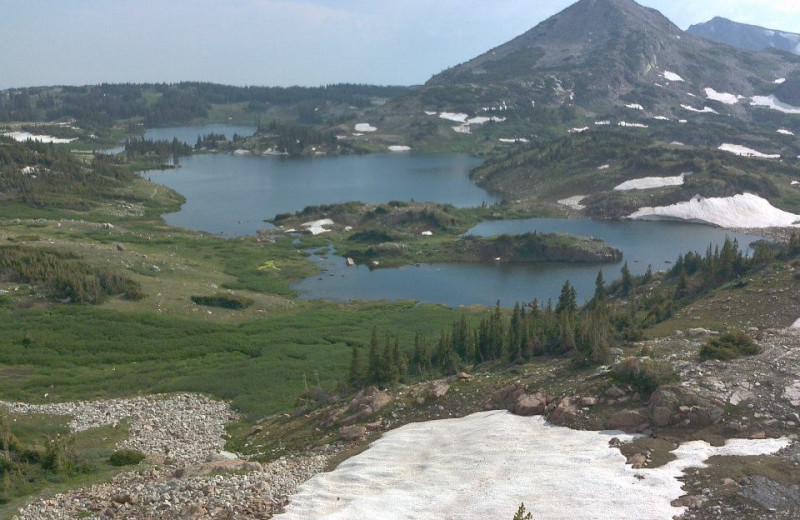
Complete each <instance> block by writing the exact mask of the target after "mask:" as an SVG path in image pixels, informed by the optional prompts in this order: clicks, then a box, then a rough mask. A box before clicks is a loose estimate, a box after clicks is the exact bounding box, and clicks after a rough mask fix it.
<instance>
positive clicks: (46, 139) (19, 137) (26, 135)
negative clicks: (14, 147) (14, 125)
mask: <svg viewBox="0 0 800 520" xmlns="http://www.w3.org/2000/svg"><path fill="white" fill-rule="evenodd" d="M3 135H4V136H6V137H10V138H11V139H13V140H15V141H19V142H20V143H24V142H25V141H27V140H28V139H30V140H31V141H39V142H40V143H53V144H66V143H71V142H72V141H77V140H78V138H77V137H73V138H72V139H62V138H60V137H53V136H52V135H36V134H32V133H30V132H8V133H5V134H3Z"/></svg>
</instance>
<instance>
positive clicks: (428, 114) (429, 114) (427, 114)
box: [425, 110, 437, 116]
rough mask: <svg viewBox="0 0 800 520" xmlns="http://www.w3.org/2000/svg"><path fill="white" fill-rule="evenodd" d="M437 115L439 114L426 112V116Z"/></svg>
mask: <svg viewBox="0 0 800 520" xmlns="http://www.w3.org/2000/svg"><path fill="white" fill-rule="evenodd" d="M436 114H437V112H431V111H430V110H426V111H425V115H426V116H435V115H436Z"/></svg>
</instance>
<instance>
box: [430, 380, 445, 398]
mask: <svg viewBox="0 0 800 520" xmlns="http://www.w3.org/2000/svg"><path fill="white" fill-rule="evenodd" d="M449 391H450V385H448V384H447V383H445V382H444V381H434V382H433V383H432V384H431V389H430V392H429V394H428V395H430V397H431V399H441V398H442V397H444V396H446V395H447V392H449Z"/></svg>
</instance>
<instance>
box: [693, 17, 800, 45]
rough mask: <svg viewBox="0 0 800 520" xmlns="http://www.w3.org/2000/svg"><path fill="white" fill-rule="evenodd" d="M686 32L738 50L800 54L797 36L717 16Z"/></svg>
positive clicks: (799, 39) (799, 36)
mask: <svg viewBox="0 0 800 520" xmlns="http://www.w3.org/2000/svg"><path fill="white" fill-rule="evenodd" d="M687 32H688V33H689V34H693V35H695V36H699V37H701V38H705V39H707V40H712V41H715V42H719V43H724V44H726V45H730V46H731V47H738V48H740V49H748V50H753V51H760V50H764V49H780V50H784V51H789V52H794V53H796V54H800V35H798V34H794V33H790V32H786V31H779V30H775V29H767V28H765V27H759V26H757V25H748V24H744V23H739V22H734V21H732V20H728V19H727V18H722V17H719V16H716V17H714V18H712V19H711V20H709V21H708V22H705V23H699V24H695V25H692V26H691V27H689V30H688V31H687Z"/></svg>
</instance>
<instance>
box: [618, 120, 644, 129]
mask: <svg viewBox="0 0 800 520" xmlns="http://www.w3.org/2000/svg"><path fill="white" fill-rule="evenodd" d="M617 124H618V125H619V126H624V127H627V128H650V127H649V126H647V125H643V124H642V123H628V122H627V121H620V122H619V123H617Z"/></svg>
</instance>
